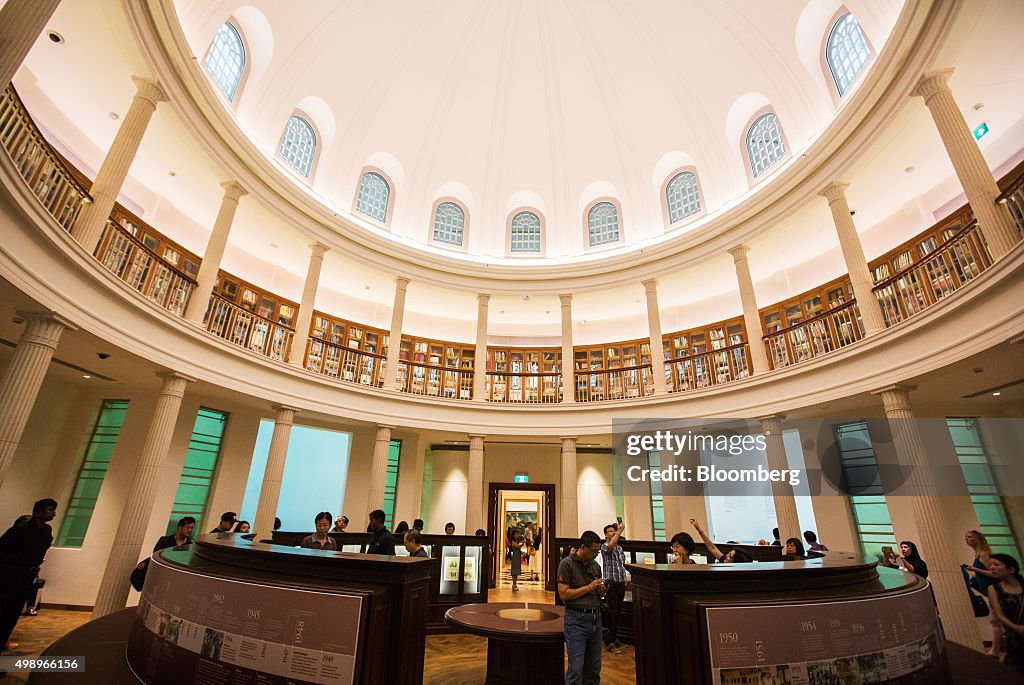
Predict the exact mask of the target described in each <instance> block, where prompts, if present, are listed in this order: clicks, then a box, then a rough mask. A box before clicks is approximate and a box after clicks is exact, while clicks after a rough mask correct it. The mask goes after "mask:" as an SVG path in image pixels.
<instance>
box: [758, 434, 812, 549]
mask: <svg viewBox="0 0 1024 685" xmlns="http://www.w3.org/2000/svg"><path fill="white" fill-rule="evenodd" d="M783 418H784V417H782V416H767V417H765V418H763V419H759V420H760V422H761V432H762V433H764V438H765V453H766V454H767V456H768V468H769V469H771V470H777V471H782V470H787V469H789V459H788V458H787V457H786V444H785V443H784V442H783V440H782V419H783ZM772 500H773V501H774V503H775V520H776V525H777V526H778V527H779V539H781V540H782V541H783V542H785V541H786V539H787V538H797V539H800V540H802V539H803V531H801V530H800V518H799V516H797V512H796V499H795V498H794V496H793V486H792V485H790V484H789V483H783V482H774V483H772Z"/></svg>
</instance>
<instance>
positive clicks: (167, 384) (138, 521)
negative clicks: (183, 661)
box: [92, 371, 194, 618]
mask: <svg viewBox="0 0 1024 685" xmlns="http://www.w3.org/2000/svg"><path fill="white" fill-rule="evenodd" d="M161 377H162V378H163V385H162V386H161V387H160V397H159V398H157V402H156V410H155V411H154V412H153V419H152V420H151V421H150V423H149V432H148V433H147V434H146V442H145V444H144V445H143V447H142V454H141V455H139V461H138V463H137V464H136V465H135V473H134V474H133V475H132V484H131V486H129V488H128V499H127V501H125V503H124V506H123V508H122V509H121V519H120V522H119V523H118V524H117V526H116V527H115V528H114V530H115V531H116V532H117V533H116V535H114V546H113V547H112V548H111V550H110V556H108V557H107V566H106V569H105V570H104V571H103V579H102V580H101V581H100V590H99V594H98V595H97V596H96V605H95V606H94V607H93V611H92V617H93V618H100V617H101V616H106V615H107V614H112V613H114V612H115V611H119V610H121V609H124V605H125V602H126V601H127V600H128V592H129V591H130V590H131V586H130V585H129V583H128V576H129V575H131V572H132V569H133V568H135V565H136V564H137V563H139V556H140V554H141V552H142V545H143V543H144V542H146V541H145V540H143V537H144V536H145V534H146V524H147V523H148V522H149V519H150V516H151V515H152V513H153V500H154V499H155V498H156V490H157V486H158V485H159V483H160V473H161V471H162V470H163V466H164V461H165V460H166V459H167V451H168V450H169V449H170V447H171V438H172V437H173V436H174V427H175V425H176V424H177V423H178V410H179V409H181V398H182V397H184V396H185V386H187V385H188V384H189V383H191V382H192V381H193V380H194V379H192V378H189V377H188V376H184V375H182V374H180V373H177V372H174V371H172V372H170V373H164V374H161Z"/></svg>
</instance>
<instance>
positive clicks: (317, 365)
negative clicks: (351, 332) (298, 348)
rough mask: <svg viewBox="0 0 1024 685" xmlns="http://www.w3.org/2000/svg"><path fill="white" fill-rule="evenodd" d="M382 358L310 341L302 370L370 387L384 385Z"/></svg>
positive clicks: (340, 346)
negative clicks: (304, 366) (304, 367)
mask: <svg viewBox="0 0 1024 685" xmlns="http://www.w3.org/2000/svg"><path fill="white" fill-rule="evenodd" d="M385 364H386V359H385V357H384V356H383V355H380V354H373V353H371V352H363V351H361V350H353V349H351V348H349V347H345V346H344V345H336V344H334V343H330V342H327V341H326V340H317V339H315V338H310V340H309V342H308V343H307V345H306V368H307V369H308V370H310V371H313V372H314V373H319V374H321V375H324V376H327V377H328V378H337V379H338V380H341V381H346V382H348V383H358V384H359V385H367V386H370V387H373V388H380V387H382V386H383V385H384V366H385Z"/></svg>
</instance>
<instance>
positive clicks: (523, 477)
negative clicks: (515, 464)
mask: <svg viewBox="0 0 1024 685" xmlns="http://www.w3.org/2000/svg"><path fill="white" fill-rule="evenodd" d="M516 482H517V483H529V482H530V476H529V474H526V473H517V474H516Z"/></svg>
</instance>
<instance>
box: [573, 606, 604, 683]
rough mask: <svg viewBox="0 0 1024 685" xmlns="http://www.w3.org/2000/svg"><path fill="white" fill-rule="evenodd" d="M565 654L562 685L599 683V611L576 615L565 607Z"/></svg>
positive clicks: (575, 612)
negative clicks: (565, 662)
mask: <svg viewBox="0 0 1024 685" xmlns="http://www.w3.org/2000/svg"><path fill="white" fill-rule="evenodd" d="M565 651H566V652H567V653H568V654H569V668H568V669H567V670H566V672H565V685H597V683H600V682H601V612H599V611H595V612H593V613H580V612H577V611H573V610H572V609H570V608H568V607H566V609H565Z"/></svg>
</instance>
